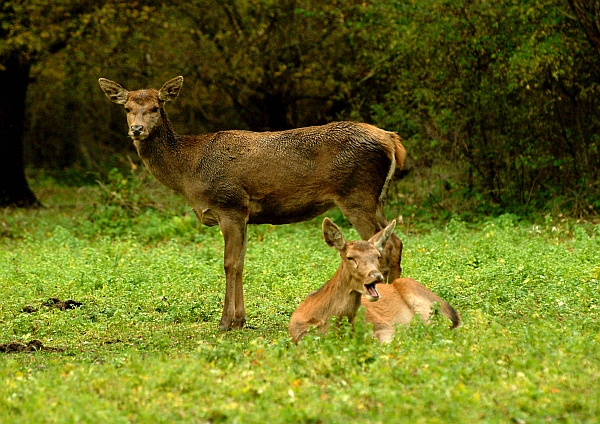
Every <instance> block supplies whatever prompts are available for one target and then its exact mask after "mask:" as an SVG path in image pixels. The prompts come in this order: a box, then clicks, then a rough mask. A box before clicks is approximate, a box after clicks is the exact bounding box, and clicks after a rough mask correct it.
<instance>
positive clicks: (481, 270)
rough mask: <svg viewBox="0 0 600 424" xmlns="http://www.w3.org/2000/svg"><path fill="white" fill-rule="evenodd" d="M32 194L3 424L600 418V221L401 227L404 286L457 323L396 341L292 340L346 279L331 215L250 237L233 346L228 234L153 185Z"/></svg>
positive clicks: (117, 178) (8, 341)
mask: <svg viewBox="0 0 600 424" xmlns="http://www.w3.org/2000/svg"><path fill="white" fill-rule="evenodd" d="M33 187H34V189H35V191H36V193H37V194H38V195H39V197H40V198H41V200H42V202H43V203H44V204H45V205H46V208H44V209H42V210H33V211H23V210H0V296H1V297H0V298H1V301H0V328H1V330H0V344H2V347H3V350H4V352H0V381H1V384H0V422H3V423H4V422H6V423H32V422H68V423H71V422H94V423H96V422H103V423H104V422H106V423H121V422H123V423H128V422H136V423H156V422H194V423H213V422H227V423H230V422H231V423H235V422H239V423H264V422H271V423H284V422H285V423H287V422H307V423H347V422H369V423H390V422H394V423H395V422H427V423H429V422H453V423H454V422H464V423H471V422H485V423H494V422H498V423H503V422H515V423H538V422H540V423H545V422H573V423H580V422H598V420H599V418H598V417H599V416H600V405H599V400H600V347H599V343H600V323H599V315H600V313H599V309H600V301H599V299H600V289H599V283H598V281H599V274H600V226H598V225H593V224H591V223H584V222H577V221H575V220H572V219H566V218H562V217H550V216H548V217H546V219H545V220H542V221H541V222H538V223H536V224H534V223H533V222H523V221H521V220H519V219H517V217H515V216H511V215H503V216H500V217H498V218H493V219H492V218H490V219H488V220H484V221H481V222H478V223H464V222H462V221H460V220H457V219H454V220H451V221H449V222H447V223H443V224H439V225H432V224H431V223H424V224H423V226H422V227H419V225H418V224H419V223H418V222H414V221H413V222H412V223H411V225H410V227H408V226H407V225H406V224H405V225H399V226H398V227H397V230H396V233H397V234H398V235H399V236H401V238H402V239H403V240H404V246H405V250H404V252H405V254H404V259H403V267H404V275H405V276H409V277H413V278H416V279H418V280H420V281H421V282H423V283H424V284H425V285H427V286H428V287H429V288H430V289H432V290H433V291H435V292H436V293H438V294H439V295H440V296H442V297H443V298H445V299H446V300H447V301H449V302H450V303H451V304H452V305H453V306H454V307H455V308H456V309H457V310H458V311H459V312H460V313H461V315H462V318H463V320H464V323H463V325H462V326H461V327H459V328H458V329H456V330H450V329H448V323H447V322H445V321H443V320H441V319H434V322H433V324H432V325H430V326H424V325H423V324H421V323H420V322H418V321H415V322H414V324H413V325H412V326H411V327H408V328H402V329H399V331H398V332H397V335H396V338H395V340H394V341H393V342H392V343H390V344H388V345H384V346H382V345H379V343H377V342H376V341H374V340H372V339H371V335H370V332H369V326H368V325H367V324H365V322H364V317H363V316H361V317H359V320H358V323H357V326H356V328H355V329H354V330H351V329H349V328H348V327H347V326H346V327H342V328H341V329H340V331H339V332H333V333H331V334H329V335H328V336H327V337H318V336H316V335H312V336H308V337H306V338H305V339H303V340H302V342H301V343H300V344H299V345H298V346H295V345H293V344H292V343H291V341H290V339H289V336H288V334H287V323H288V320H289V317H290V315H291V313H292V311H293V310H294V309H295V307H296V306H297V305H298V303H299V302H300V301H301V300H302V299H303V298H304V297H305V296H306V295H307V294H308V293H309V292H310V291H312V290H314V289H316V288H318V287H320V286H321V285H322V284H323V283H324V282H325V281H326V280H327V279H328V278H329V277H330V276H331V275H332V274H333V272H334V271H335V269H336V268H337V265H338V256H337V254H336V252H335V251H333V250H332V249H330V248H328V247H327V246H326V245H325V243H324V242H323V240H322V237H321V234H320V222H321V219H322V218H320V219H318V220H315V221H311V222H307V223H302V224H297V225H288V226H281V227H274V226H256V227H251V229H250V242H249V247H248V254H247V258H246V270H245V277H244V278H245V295H246V306H247V309H248V324H249V325H250V326H251V327H250V328H247V329H244V330H241V331H231V332H227V333H220V332H218V331H217V325H218V322H219V318H220V314H221V307H222V299H223V295H224V281H225V276H224V272H223V269H222V247H223V242H222V237H221V235H220V233H219V230H218V228H207V227H201V226H200V225H199V224H198V223H197V222H196V219H195V217H194V216H193V214H192V215H190V210H189V208H187V207H186V206H185V205H184V204H183V203H182V201H181V200H180V199H178V198H177V197H176V196H175V195H171V194H170V193H168V192H166V191H165V190H163V189H162V188H161V187H159V186H157V185H156V183H154V182H152V181H151V180H150V181H145V182H143V183H140V182H136V181H132V180H131V179H129V178H125V177H123V176H121V175H119V174H113V175H112V176H111V179H110V181H108V182H106V183H105V185H104V187H103V188H101V187H84V188H81V189H75V188H69V187H61V186H59V185H58V184H57V183H55V182H53V181H52V180H49V179H46V178H38V179H37V180H36V181H35V182H34V184H33ZM148 205H150V206H152V207H151V208H149V207H146V206H148ZM329 216H331V217H332V219H334V220H335V221H336V222H337V223H338V224H340V225H342V226H343V229H344V232H345V234H346V235H347V238H348V239H353V238H356V233H355V232H354V231H353V230H352V229H351V228H350V227H349V226H348V225H347V223H345V221H344V219H343V217H342V216H341V215H340V214H339V213H336V212H332V213H331V214H330V215H329ZM425 224H427V225H425ZM420 228H426V230H423V229H420ZM49 299H58V300H60V301H62V302H63V303H57V300H53V301H49ZM68 300H71V301H73V302H66V303H65V301H68ZM74 302H77V303H74ZM61 306H62V308H61ZM34 340H35V341H39V342H34ZM33 347H37V348H38V349H41V350H36V351H34V352H27V350H31V349H33ZM19 349H24V350H25V351H23V352H16V351H15V350H19Z"/></svg>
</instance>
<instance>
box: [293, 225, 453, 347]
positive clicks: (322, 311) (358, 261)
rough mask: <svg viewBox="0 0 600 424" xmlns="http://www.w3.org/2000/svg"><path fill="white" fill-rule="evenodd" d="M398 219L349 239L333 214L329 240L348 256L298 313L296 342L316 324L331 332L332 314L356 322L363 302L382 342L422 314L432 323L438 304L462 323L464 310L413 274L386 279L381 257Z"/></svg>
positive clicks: (326, 231) (327, 228) (325, 227)
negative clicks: (371, 233)
mask: <svg viewBox="0 0 600 424" xmlns="http://www.w3.org/2000/svg"><path fill="white" fill-rule="evenodd" d="M395 226H396V221H392V223H391V224H389V225H388V226H387V227H385V228H384V229H383V230H381V231H379V232H378V233H377V234H375V235H374V236H373V237H371V238H370V239H369V240H368V241H363V240H357V241H352V242H347V241H346V239H345V238H344V235H343V234H342V232H341V230H340V229H339V228H338V227H337V226H336V225H335V224H334V223H333V222H332V221H331V220H330V219H329V218H325V220H323V237H324V238H325V242H326V243H327V244H328V245H329V246H331V247H333V248H334V249H336V250H337V251H338V252H340V256H341V258H342V261H341V263H340V266H339V268H338V270H337V271H336V273H335V275H334V276H333V277H332V278H331V279H330V280H329V281H328V282H327V283H325V285H323V286H322V287H321V288H320V289H319V290H317V291H315V292H312V293H311V294H309V295H308V297H307V298H306V299H305V300H304V301H303V302H302V303H300V305H299V306H298V308H297V309H296V310H295V311H294V313H293V314H292V317H291V319H290V324H289V332H290V335H291V336H292V340H293V341H294V343H297V342H298V340H300V338H301V337H302V336H303V335H304V334H306V333H307V332H308V331H309V329H310V328H311V327H316V328H318V329H319V330H320V331H321V332H325V331H326V330H327V327H328V326H329V323H330V318H331V317H334V316H337V317H347V318H348V321H349V322H351V323H353V322H354V319H355V317H356V312H357V311H358V308H359V307H360V306H361V304H362V305H363V306H365V307H366V308H367V316H366V320H367V322H370V323H372V324H373V335H374V337H376V338H378V339H379V341H381V342H382V343H386V342H389V341H391V340H392V337H393V336H394V326H395V325H397V324H410V322H411V321H412V319H413V317H414V316H415V315H416V314H418V315H419V316H420V317H421V319H423V321H425V322H428V321H429V318H430V315H431V313H432V306H433V304H434V303H439V304H440V306H441V308H440V310H441V313H442V314H443V315H445V316H446V317H448V318H449V319H450V320H451V321H452V327H453V328H454V327H456V326H458V325H459V323H460V317H459V315H458V313H457V312H456V311H455V310H454V308H452V306H450V304H448V302H446V301H444V300H442V299H441V298H440V297H439V296H437V295H436V294H435V293H433V292H431V291H430V290H429V289H428V288H426V287H425V286H424V285H423V284H421V283H419V282H418V281H415V280H413V279H410V278H398V279H396V280H394V281H393V283H392V284H381V285H379V286H378V287H377V284H378V283H381V282H382V281H383V276H382V274H381V272H380V271H379V268H378V267H379V258H380V256H381V254H382V253H383V252H384V249H385V245H386V243H388V240H389V239H390V238H391V236H392V235H393V231H394V227H395Z"/></svg>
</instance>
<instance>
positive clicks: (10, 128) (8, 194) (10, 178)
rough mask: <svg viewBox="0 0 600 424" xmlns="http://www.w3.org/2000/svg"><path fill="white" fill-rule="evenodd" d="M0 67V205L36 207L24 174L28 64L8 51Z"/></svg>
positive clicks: (36, 202) (34, 198) (37, 204)
mask: <svg viewBox="0 0 600 424" xmlns="http://www.w3.org/2000/svg"><path fill="white" fill-rule="evenodd" d="M2 62H3V65H4V70H0V207H4V206H16V207H37V206H39V205H40V204H39V202H38V200H37V198H36V197H35V195H34V194H33V192H32V191H31V189H30V188H29V184H28V183H27V179H26V178H25V167H24V163H23V131H24V121H25V97H26V95H27V86H28V85H29V68H30V66H31V64H30V63H29V62H27V61H22V60H20V58H19V54H18V53H16V54H12V55H11V56H9V57H8V58H7V59H6V60H4V61H2Z"/></svg>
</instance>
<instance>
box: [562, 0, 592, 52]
mask: <svg viewBox="0 0 600 424" xmlns="http://www.w3.org/2000/svg"><path fill="white" fill-rule="evenodd" d="M569 5H570V6H571V10H572V11H573V13H575V15H576V16H577V19H578V20H579V23H581V26H582V27H583V29H584V30H585V33H586V35H587V37H588V40H590V44H591V45H592V46H593V47H594V48H595V49H596V52H597V53H598V56H599V57H600V23H599V21H598V18H599V16H598V13H599V12H600V7H599V4H598V2H597V1H596V2H591V1H590V2H588V1H582V0H569Z"/></svg>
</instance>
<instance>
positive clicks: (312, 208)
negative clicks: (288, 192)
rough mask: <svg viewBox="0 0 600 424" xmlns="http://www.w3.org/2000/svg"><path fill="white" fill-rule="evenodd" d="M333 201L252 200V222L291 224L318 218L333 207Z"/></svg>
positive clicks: (250, 219) (250, 220) (249, 221)
mask: <svg viewBox="0 0 600 424" xmlns="http://www.w3.org/2000/svg"><path fill="white" fill-rule="evenodd" d="M334 206H335V204H334V203H333V202H332V201H322V202H315V201H308V202H307V201H302V200H301V199H294V198H293V197H292V198H289V197H288V199H287V201H283V199H274V198H270V199H269V198H266V199H262V200H260V201H251V202H250V218H249V220H248V223H250V224H275V225H279V224H291V223H293V222H301V221H307V220H309V219H313V218H316V217H317V216H319V215H321V214H322V213H325V212H327V211H328V210H329V209H331V208H333V207H334Z"/></svg>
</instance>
